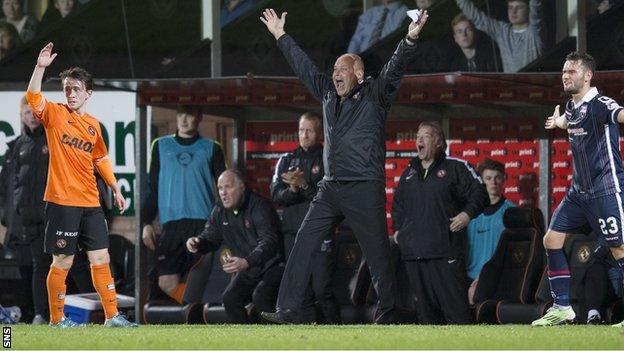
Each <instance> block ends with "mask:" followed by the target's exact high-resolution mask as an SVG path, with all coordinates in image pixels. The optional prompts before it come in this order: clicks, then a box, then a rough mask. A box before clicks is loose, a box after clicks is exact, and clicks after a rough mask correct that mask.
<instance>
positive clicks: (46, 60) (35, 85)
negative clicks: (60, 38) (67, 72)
mask: <svg viewBox="0 0 624 351" xmlns="http://www.w3.org/2000/svg"><path fill="white" fill-rule="evenodd" d="M53 48H54V44H52V43H48V45H46V46H44V47H43V49H41V52H39V57H37V64H36V65H35V69H34V70H33V74H32V77H30V83H28V91H30V92H33V93H38V92H40V91H41V81H42V80H43V73H44V72H45V69H46V68H47V67H48V66H50V64H52V61H54V59H55V58H56V55H57V54H56V53H54V54H53V53H52V49H53Z"/></svg>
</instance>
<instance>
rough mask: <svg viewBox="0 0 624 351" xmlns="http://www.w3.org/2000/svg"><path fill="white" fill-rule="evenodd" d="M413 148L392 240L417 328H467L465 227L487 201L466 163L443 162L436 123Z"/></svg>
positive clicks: (424, 128)
mask: <svg viewBox="0 0 624 351" xmlns="http://www.w3.org/2000/svg"><path fill="white" fill-rule="evenodd" d="M416 145H417V148H418V157H415V158H414V159H412V161H411V162H410V164H409V166H408V167H407V168H406V169H405V171H404V172H403V174H402V175H401V179H400V180H399V184H398V186H397V189H396V191H395V193H394V201H393V204H392V225H393V227H394V230H395V234H394V239H395V241H396V242H397V243H398V244H399V247H400V248H401V258H402V260H403V261H405V266H406V268H407V272H408V275H409V280H410V284H411V285H412V288H413V290H414V292H415V294H416V309H417V312H418V318H419V320H420V322H421V323H424V324H467V323H470V322H471V317H470V312H469V308H468V297H467V296H468V295H467V293H468V285H467V279H466V270H465V264H464V254H465V251H466V226H467V225H468V223H469V222H470V219H471V218H475V217H476V216H478V215H479V214H480V213H481V212H482V211H483V208H484V207H485V206H486V205H487V204H488V203H489V197H488V194H487V191H486V190H485V187H484V186H483V182H482V181H481V178H480V177H479V175H477V173H476V172H475V171H474V170H473V169H472V167H470V165H469V164H468V162H466V161H464V160H460V159H456V158H452V157H447V156H446V154H445V150H446V140H445V137H444V133H443V132H442V128H441V127H440V124H439V123H437V122H423V123H421V124H420V126H419V127H418V132H417V134H416Z"/></svg>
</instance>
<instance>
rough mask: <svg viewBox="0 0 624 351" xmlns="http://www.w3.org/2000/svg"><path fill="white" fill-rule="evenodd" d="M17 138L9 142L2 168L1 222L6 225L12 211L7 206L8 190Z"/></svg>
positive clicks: (0, 192) (0, 191)
mask: <svg viewBox="0 0 624 351" xmlns="http://www.w3.org/2000/svg"><path fill="white" fill-rule="evenodd" d="M16 140H17V139H15V140H13V141H11V142H10V143H8V147H9V148H8V150H7V152H6V153H5V154H4V163H3V164H2V170H1V171H0V224H2V225H6V216H7V214H8V213H9V212H10V209H9V208H5V207H6V206H7V204H8V191H9V184H10V177H11V175H12V174H14V172H12V171H11V167H13V165H12V164H11V163H13V162H14V160H13V151H14V148H15V142H16Z"/></svg>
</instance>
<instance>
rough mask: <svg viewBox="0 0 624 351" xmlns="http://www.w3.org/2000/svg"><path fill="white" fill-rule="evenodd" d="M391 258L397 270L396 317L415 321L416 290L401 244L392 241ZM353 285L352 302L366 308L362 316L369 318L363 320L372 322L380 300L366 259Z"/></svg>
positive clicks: (411, 321) (399, 320)
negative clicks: (405, 263)
mask: <svg viewBox="0 0 624 351" xmlns="http://www.w3.org/2000/svg"><path fill="white" fill-rule="evenodd" d="M390 249H391V259H392V263H393V266H394V267H395V269H396V271H395V273H396V278H397V280H396V290H397V291H396V294H397V298H396V308H395V318H396V319H397V322H398V323H415V322H416V320H417V318H416V317H417V316H416V307H415V301H414V292H413V291H412V289H411V287H410V284H409V276H408V275H407V269H406V268H405V265H404V264H403V262H402V261H401V251H400V249H399V246H398V245H397V244H396V243H394V242H392V241H391V243H390ZM350 287H351V302H352V303H353V305H354V306H356V307H357V306H361V308H365V311H366V312H365V313H364V314H362V315H361V316H364V317H366V318H367V319H366V320H364V321H363V322H366V323H370V322H373V321H374V318H375V315H376V312H377V309H376V304H377V301H378V299H379V298H378V296H377V292H376V291H375V287H374V286H373V283H372V281H371V276H370V270H369V268H368V264H367V263H366V261H365V260H362V262H361V263H360V266H359V268H358V270H357V274H356V275H355V276H354V277H353V278H352V281H351V283H350Z"/></svg>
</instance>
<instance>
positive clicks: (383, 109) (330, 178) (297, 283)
mask: <svg viewBox="0 0 624 351" xmlns="http://www.w3.org/2000/svg"><path fill="white" fill-rule="evenodd" d="M427 17H428V15H427V12H426V11H425V12H424V13H423V15H422V17H421V18H420V20H419V22H412V23H411V24H410V25H409V29H408V32H407V36H406V37H405V39H402V40H401V42H400V43H399V45H398V47H397V49H396V51H395V52H394V54H393V55H392V57H391V58H390V61H388V63H387V64H386V65H385V66H384V67H383V68H382V70H381V73H380V75H379V77H377V78H375V79H372V78H366V77H365V76H364V64H363V62H362V59H361V58H360V57H359V56H357V55H355V54H344V55H342V56H340V57H339V58H338V60H336V63H335V64H334V71H333V74H332V77H331V78H330V77H329V76H328V75H327V74H324V73H323V72H320V71H319V70H318V69H317V68H316V66H315V65H314V64H313V63H312V61H311V60H310V59H309V58H308V56H307V55H306V54H305V53H304V52H303V51H302V50H301V49H300V48H299V46H298V45H297V44H296V43H295V41H294V40H293V38H291V37H290V36H289V35H288V34H286V32H285V31H284V25H285V23H286V13H283V14H282V15H281V17H278V16H277V14H276V13H275V11H274V10H273V9H267V10H265V11H264V14H263V17H261V18H260V19H261V21H262V22H263V23H264V24H265V25H266V26H267V29H268V30H269V32H271V34H273V36H274V37H275V39H276V40H277V45H278V47H279V48H280V50H282V53H283V54H284V56H285V58H286V60H287V61H288V63H289V64H290V66H291V67H292V69H293V70H294V71H295V73H296V74H297V76H298V77H299V79H301V81H302V82H303V84H304V85H305V86H306V87H307V88H308V90H309V91H310V93H311V94H312V95H313V96H314V97H315V98H316V99H317V100H318V101H320V102H322V104H323V128H324V131H325V144H324V149H323V161H324V162H323V163H324V168H325V171H324V173H325V176H324V177H323V181H322V182H321V183H320V186H319V192H318V193H317V195H316V197H315V198H314V200H312V203H311V205H310V209H309V210H308V214H307V215H306V217H305V219H304V221H303V224H302V226H301V228H300V229H299V232H298V233H297V238H296V239H295V245H294V247H293V249H292V252H291V254H290V257H294V258H296V260H295V259H289V260H288V263H287V264H286V270H285V272H284V278H283V279H282V284H281V286H280V293H279V296H278V300H277V311H276V312H275V313H263V314H262V316H263V317H264V318H265V319H267V320H269V321H271V322H274V323H300V322H303V321H302V320H300V313H299V312H300V309H301V306H302V301H303V299H304V295H305V292H306V288H307V287H308V282H309V279H310V265H309V262H310V260H311V257H312V255H313V252H314V250H316V249H317V248H318V247H319V245H320V244H321V241H322V239H323V237H324V236H325V235H326V233H327V231H328V229H331V228H334V227H335V226H336V225H337V224H338V223H339V222H341V221H342V220H343V219H346V221H347V223H348V224H349V226H351V228H352V229H353V232H354V234H355V236H356V238H357V240H358V242H359V244H360V247H361V248H362V252H363V254H364V256H365V258H366V260H367V262H368V264H369V267H370V271H371V276H372V281H373V284H374V287H375V290H376V291H377V294H378V296H379V305H378V309H377V318H376V322H378V323H392V322H394V317H393V314H394V313H393V311H394V305H395V278H394V273H393V268H392V264H391V260H390V245H389V242H388V237H387V232H386V213H385V207H386V191H385V181H386V177H385V172H384V165H385V153H386V149H385V126H384V124H385V121H386V117H387V115H388V110H389V109H390V105H391V104H392V101H393V100H394V98H395V96H396V93H397V90H398V88H399V84H400V82H401V78H402V77H403V72H404V70H405V67H406V65H407V63H408V61H409V59H410V58H411V57H413V55H414V53H415V52H416V39H417V38H418V34H419V33H420V31H421V29H422V27H423V25H424V24H425V23H426V22H427Z"/></svg>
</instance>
